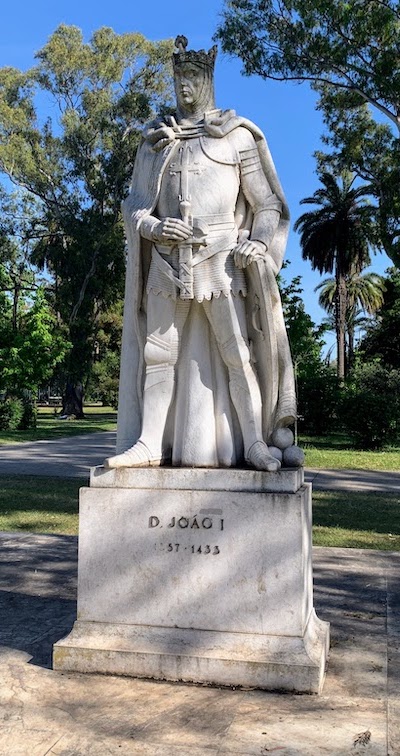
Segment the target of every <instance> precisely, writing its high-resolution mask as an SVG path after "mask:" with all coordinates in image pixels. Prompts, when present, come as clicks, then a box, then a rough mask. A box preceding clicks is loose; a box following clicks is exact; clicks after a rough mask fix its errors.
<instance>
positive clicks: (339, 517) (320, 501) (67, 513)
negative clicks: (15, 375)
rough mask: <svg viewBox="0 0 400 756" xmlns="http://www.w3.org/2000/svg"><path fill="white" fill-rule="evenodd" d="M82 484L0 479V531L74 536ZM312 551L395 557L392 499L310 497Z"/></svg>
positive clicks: (399, 525)
mask: <svg viewBox="0 0 400 756" xmlns="http://www.w3.org/2000/svg"><path fill="white" fill-rule="evenodd" d="M85 485H87V480H86V479H77V478H75V479H74V478H47V477H46V478H45V477H39V476H28V475H27V476H21V477H19V478H17V477H16V476H0V530H4V531H11V532H16V531H23V532H30V533H56V534H64V533H65V534H68V535H74V534H77V532H78V492H79V488H80V487H81V486H85ZM313 502H314V505H313V516H314V528H313V534H314V535H313V540H314V545H316V546H342V547H348V548H350V547H352V548H360V549H363V548H364V549H379V550H383V551H388V550H389V551H400V497H399V496H398V495H397V494H392V493H391V494H376V493H355V492H353V491H352V492H349V493H348V492H343V491H339V492H333V491H314V494H313Z"/></svg>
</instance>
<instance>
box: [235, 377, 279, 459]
mask: <svg viewBox="0 0 400 756" xmlns="http://www.w3.org/2000/svg"><path fill="white" fill-rule="evenodd" d="M229 390H230V394H231V399H232V402H233V404H234V407H235V409H236V413H237V416H238V419H239V423H240V428H241V431H242V436H243V444H244V457H245V460H246V462H247V463H248V464H249V465H251V466H252V467H255V469H256V470H266V471H268V472H276V471H277V470H279V468H280V466H281V464H280V462H279V460H277V459H275V457H273V456H272V455H271V454H270V453H269V451H268V446H267V444H266V443H265V441H264V440H263V437H262V430H261V428H262V404H261V394H260V389H259V386H258V382H257V379H256V377H255V375H254V371H253V368H252V366H251V364H250V363H246V364H245V365H243V367H241V368H237V367H230V368H229Z"/></svg>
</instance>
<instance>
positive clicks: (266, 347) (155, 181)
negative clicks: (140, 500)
mask: <svg viewBox="0 0 400 756" xmlns="http://www.w3.org/2000/svg"><path fill="white" fill-rule="evenodd" d="M240 126H241V127H245V128H247V129H249V131H250V132H251V133H252V134H253V137H254V139H255V142H256V144H257V148H258V151H259V155H260V160H261V164H262V167H263V170H264V173H265V176H266V178H267V180H268V183H269V185H270V187H271V191H272V192H273V193H274V194H275V195H276V196H277V198H278V199H279V200H280V201H281V202H282V207H283V209H282V214H281V219H280V223H279V226H278V229H277V231H276V234H275V236H274V240H273V242H272V244H271V246H270V249H269V256H270V257H271V258H272V260H273V265H271V261H270V260H269V259H267V260H266V261H264V260H263V261H261V260H257V261H256V262H253V263H252V264H251V265H249V266H248V267H247V268H246V269H245V273H246V277H247V284H248V294H247V297H246V299H245V302H246V308H247V324H248V330H249V338H250V342H251V347H252V360H253V364H254V367H255V370H256V373H257V375H258V380H259V383H260V389H261V395H262V401H263V434H264V438H265V440H266V441H268V440H270V436H271V433H272V432H273V430H274V429H275V428H277V427H282V426H287V425H291V424H292V423H294V421H295V417H296V399H295V387H294V375H293V366H292V360H291V355H290V348H289V343H288V338H287V333H286V328H285V323H284V319H283V313H282V305H281V299H280V294H279V290H278V286H277V283H276V279H275V274H276V272H277V271H278V270H279V269H280V267H281V265H282V260H283V256H284V252H285V247H286V242H287V236H288V232H289V213H288V208H287V204H286V200H285V197H284V194H283V190H282V187H281V185H280V182H279V179H278V177H277V174H276V170H275V166H274V163H273V160H272V157H271V154H270V151H269V149H268V146H267V143H266V141H265V138H264V136H263V134H262V132H261V131H260V130H259V129H258V127H257V126H255V124H253V123H252V122H251V121H248V120H247V119H245V118H242V117H239V116H236V114H235V113H234V111H227V112H226V113H223V114H222V117H220V118H219V119H215V118H214V119H213V120H212V121H210V122H207V117H206V121H205V128H206V131H207V132H208V135H209V136H212V137H214V138H216V139H221V138H223V137H225V136H226V135H228V134H230V133H231V132H232V131H234V129H236V128H238V127H240ZM178 146H179V140H178V139H176V140H175V141H173V142H172V143H170V144H169V145H167V146H166V147H165V148H164V149H163V150H161V151H159V152H156V151H154V150H153V149H152V146H151V145H150V144H149V143H148V142H147V141H146V140H145V139H143V141H142V143H141V145H140V147H139V149H138V152H137V156H136V160H135V165H134V169H133V175H132V183H131V189H130V193H129V195H128V197H127V198H126V199H125V200H124V202H123V203H122V211H123V218H124V225H125V233H126V239H127V265H126V282H125V304H124V320H123V334H122V348H121V370H120V385H119V402H118V426H117V453H120V452H122V451H125V450H126V449H127V448H129V447H130V446H132V445H133V444H134V443H135V442H136V441H137V439H138V438H139V436H140V432H141V424H142V404H143V383H144V358H143V350H144V344H145V339H146V314H145V299H146V295H145V285H144V283H143V282H144V280H145V279H146V276H147V271H148V266H149V262H150V255H151V243H150V242H148V241H146V240H145V239H143V238H142V237H141V236H140V232H139V228H140V224H141V222H142V220H143V219H144V218H145V217H147V216H148V215H150V214H151V213H152V212H153V211H154V209H155V207H156V205H157V200H158V195H159V191H160V185H161V180H162V177H163V173H164V170H165V168H166V166H167V164H168V161H169V158H170V157H171V156H172V153H173V152H175V150H176V149H177V148H178ZM247 210H248V211H247V215H246V218H245V220H244V221H242V228H241V229H240V230H245V231H251V223H252V213H251V210H250V209H249V208H247ZM159 296H162V295H159Z"/></svg>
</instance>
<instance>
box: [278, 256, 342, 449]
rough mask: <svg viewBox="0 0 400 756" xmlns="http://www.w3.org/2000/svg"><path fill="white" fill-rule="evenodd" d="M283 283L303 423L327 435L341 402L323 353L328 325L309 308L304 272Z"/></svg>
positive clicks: (284, 302)
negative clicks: (315, 320) (318, 321)
mask: <svg viewBox="0 0 400 756" xmlns="http://www.w3.org/2000/svg"><path fill="white" fill-rule="evenodd" d="M287 265H288V261H287V262H286V263H285V267H287ZM279 284H280V291H281V297H282V306H283V312H284V317H285V323H286V327H287V331H288V336H289V342H290V349H291V353H292V359H293V364H294V369H295V376H296V390H297V403H298V418H299V427H300V428H301V430H303V431H307V432H309V433H315V434H317V435H324V434H325V433H327V432H329V431H330V430H331V429H332V425H333V423H334V421H335V418H336V410H337V407H338V402H339V391H338V382H337V379H336V376H335V374H334V373H333V371H332V370H331V369H330V368H329V366H327V365H326V363H325V360H324V359H323V357H322V348H323V346H324V343H325V342H324V333H325V331H326V328H325V326H323V325H322V326H316V325H315V323H313V321H312V319H311V317H310V315H309V314H308V313H307V312H306V311H305V307H304V302H303V299H302V296H301V294H302V288H301V277H300V276H296V277H295V278H293V280H292V281H290V282H289V283H286V282H283V281H282V279H281V277H280V281H279Z"/></svg>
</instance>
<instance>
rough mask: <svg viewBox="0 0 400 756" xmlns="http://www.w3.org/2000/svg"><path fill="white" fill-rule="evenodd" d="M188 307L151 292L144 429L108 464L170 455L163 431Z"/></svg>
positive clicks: (137, 463) (151, 461) (135, 463)
mask: <svg viewBox="0 0 400 756" xmlns="http://www.w3.org/2000/svg"><path fill="white" fill-rule="evenodd" d="M189 307H190V302H182V301H180V300H177V301H175V300H174V299H172V298H171V297H168V298H165V297H163V296H162V295H155V294H152V293H151V292H150V293H149V295H148V301H147V339H146V345H145V349H144V360H145V364H146V374H145V383H144V393H143V421H142V431H141V434H140V438H139V439H138V441H137V442H136V443H135V444H134V446H132V447H131V448H130V449H127V451H125V452H124V453H123V454H118V455H116V456H115V457H110V458H109V459H108V460H106V462H105V465H106V466H107V467H147V466H149V465H160V464H162V462H163V461H165V460H166V459H167V458H168V452H169V450H167V449H165V448H164V444H163V441H164V431H165V426H166V422H167V416H168V410H169V408H170V405H171V402H172V399H173V395H174V389H175V365H176V361H177V359H178V352H179V344H180V339H181V335H182V330H183V326H184V324H185V320H186V317H187V314H188V312H189Z"/></svg>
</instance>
